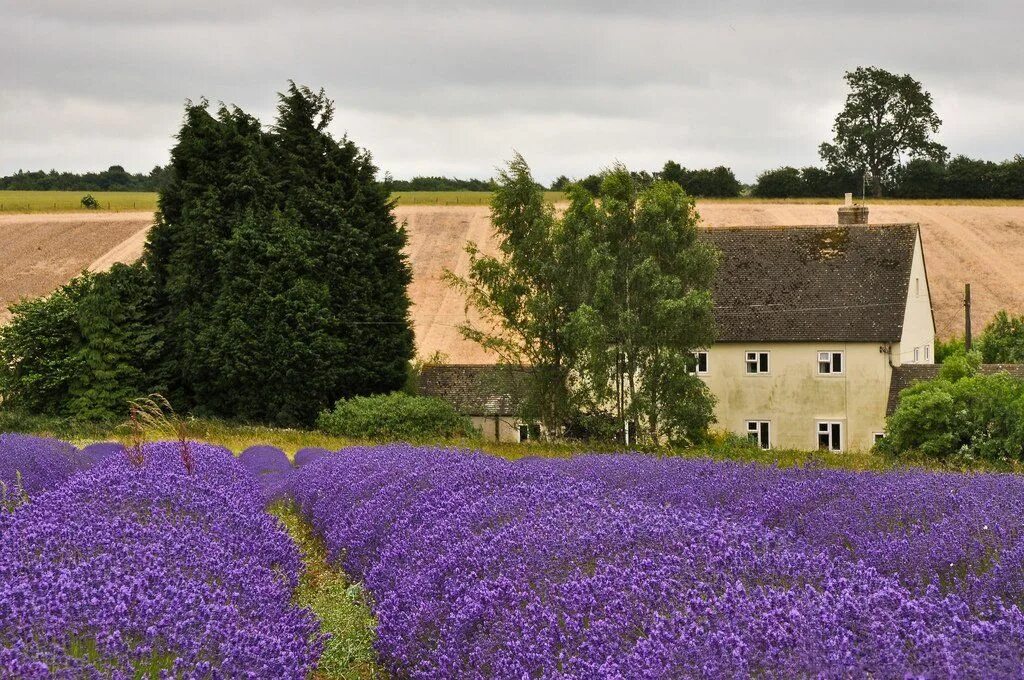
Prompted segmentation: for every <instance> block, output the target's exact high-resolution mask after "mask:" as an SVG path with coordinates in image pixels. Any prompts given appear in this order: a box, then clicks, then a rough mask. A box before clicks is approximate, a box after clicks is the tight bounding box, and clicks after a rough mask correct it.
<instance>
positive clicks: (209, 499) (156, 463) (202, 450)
mask: <svg viewBox="0 0 1024 680" xmlns="http://www.w3.org/2000/svg"><path fill="white" fill-rule="evenodd" d="M129 454H131V455H129ZM0 481H2V482H3V484H4V488H5V489H6V490H7V500H8V506H9V507H10V508H12V510H11V511H10V512H4V513H0V592H2V593H3V594H4V596H3V597H2V598H0V675H3V676H4V677H52V676H58V677H91V676H94V675H95V676H102V677H133V676H140V675H152V676H155V675H157V674H159V673H160V672H161V671H168V672H170V673H171V674H172V675H174V676H180V677H281V678H288V677H293V678H301V677H306V676H307V675H308V674H309V672H310V670H311V669H312V668H313V667H314V665H315V662H316V659H317V658H318V656H319V653H320V649H321V646H322V640H321V638H320V635H319V632H318V624H317V622H316V620H315V618H314V617H313V616H312V615H311V614H310V613H309V612H308V611H305V610H301V609H299V608H297V607H295V606H294V605H293V604H292V592H293V590H294V587H295V585H296V583H297V579H298V575H299V572H300V569H301V560H300V556H299V553H298V551H297V549H296V547H295V545H294V544H293V542H292V541H291V540H290V538H289V537H288V535H287V534H286V533H285V532H284V531H283V530H282V529H281V527H280V526H279V525H278V523H277V522H276V521H275V520H274V519H273V518H272V517H270V516H269V515H268V514H267V513H266V512H265V511H264V504H265V499H264V495H263V492H262V490H261V488H260V486H259V485H258V484H257V482H256V480H254V478H253V476H252V475H251V474H250V473H249V472H248V471H246V469H245V468H244V467H243V466H242V465H241V464H240V463H239V462H238V461H237V459H235V457H234V456H232V455H231V453H230V452H229V451H227V450H225V449H222V448H219V447H213V446H209V445H202V444H190V445H189V447H188V450H187V455H184V456H183V452H182V447H181V446H180V445H179V444H173V443H161V444H149V445H146V446H144V447H142V448H141V450H138V451H128V452H126V451H125V449H124V448H123V447H121V446H120V445H117V444H108V445H98V446H93V447H87V448H86V449H85V450H83V451H78V450H77V449H75V448H74V447H73V446H71V445H69V444H64V443H61V442H56V441H53V440H47V439H38V438H32V437H24V436H20V435H6V434H5V435H0Z"/></svg>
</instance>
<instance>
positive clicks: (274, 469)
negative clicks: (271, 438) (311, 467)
mask: <svg viewBox="0 0 1024 680" xmlns="http://www.w3.org/2000/svg"><path fill="white" fill-rule="evenodd" d="M238 459H239V460H240V461H241V463H242V467H244V468H245V469H246V470H248V471H249V472H250V473H251V474H252V475H253V476H254V477H255V478H256V481H257V482H258V483H259V485H260V488H261V489H262V490H263V496H264V498H266V499H267V500H268V501H269V500H273V499H275V498H278V497H279V496H281V495H283V494H284V493H285V492H286V490H287V485H288V482H289V481H290V480H291V478H292V474H293V473H294V472H295V469H294V468H293V467H292V463H291V461H290V460H288V456H287V455H286V454H285V452H284V451H282V450H281V449H279V448H277V447H276V446H265V445H258V446H250V447H249V448H247V449H246V450H244V451H242V453H241V455H240V456H239V457H238Z"/></svg>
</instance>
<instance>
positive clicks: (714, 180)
mask: <svg viewBox="0 0 1024 680" xmlns="http://www.w3.org/2000/svg"><path fill="white" fill-rule="evenodd" d="M658 179H662V180H664V181H666V182H675V183H676V184H678V185H679V186H681V187H682V188H683V191H685V192H686V193H687V194H689V195H690V196H695V197H697V198H733V197H735V196H739V195H740V189H741V188H742V187H741V186H740V182H739V180H737V179H736V175H735V174H733V171H732V170H731V169H729V168H727V167H725V166H721V165H720V166H718V167H716V168H709V169H701V170H687V169H686V168H684V167H682V166H680V165H679V163H676V162H675V161H672V160H670V161H666V162H665V165H664V166H663V167H662V169H661V172H660V173H659V175H658Z"/></svg>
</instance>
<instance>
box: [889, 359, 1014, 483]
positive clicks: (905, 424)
mask: <svg viewBox="0 0 1024 680" xmlns="http://www.w3.org/2000/svg"><path fill="white" fill-rule="evenodd" d="M972 354H974V353H972ZM978 363H979V357H978V356H977V355H976V354H974V355H973V356H971V355H960V356H956V357H953V358H951V359H949V360H947V362H946V363H945V364H944V365H943V369H942V373H941V374H940V376H939V378H937V379H935V380H929V381H924V382H920V383H917V384H915V385H912V386H910V387H908V388H907V389H905V390H903V392H902V393H901V394H900V402H899V406H898V407H897V408H896V411H895V412H894V413H893V414H892V415H891V416H890V417H889V420H888V423H887V426H886V434H885V438H884V439H883V440H882V441H881V442H879V444H878V449H879V450H880V451H881V452H882V453H885V454H889V455H892V456H897V457H904V456H914V455H916V454H917V453H918V452H919V453H920V454H924V455H925V456H927V457H929V458H936V459H942V460H954V461H960V462H969V461H984V462H987V463H1006V462H1011V461H1017V462H1019V461H1024V381H1021V380H1018V379H1015V378H1013V377H1011V376H1010V375H1009V374H1008V373H1005V372H1003V373H996V374H989V375H982V374H978V373H976V372H975V371H976V370H977V366H978Z"/></svg>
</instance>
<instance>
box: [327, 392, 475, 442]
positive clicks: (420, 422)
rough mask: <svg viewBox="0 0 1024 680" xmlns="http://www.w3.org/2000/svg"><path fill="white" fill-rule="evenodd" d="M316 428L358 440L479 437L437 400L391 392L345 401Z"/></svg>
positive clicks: (452, 411)
mask: <svg viewBox="0 0 1024 680" xmlns="http://www.w3.org/2000/svg"><path fill="white" fill-rule="evenodd" d="M317 427H319V428H320V429H321V430H323V431H324V432H326V433H328V434H333V435H338V436H342V437H354V438H357V439H411V440H422V439H436V438H444V439H448V438H452V437H472V436H475V435H476V431H475V430H474V429H473V425H472V424H471V423H470V422H469V419H468V418H466V417H465V416H463V415H461V414H459V413H458V412H457V411H456V410H455V409H454V408H453V407H452V405H451V404H449V403H448V402H446V401H444V400H443V399H438V398H436V397H414V396H412V395H409V394H406V393H404V392H392V393H391V394H386V395H377V396H373V397H354V398H352V399H342V400H340V401H339V402H338V403H337V404H336V405H335V406H334V410H332V411H324V412H323V413H321V414H320V417H319V418H318V419H317Z"/></svg>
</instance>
